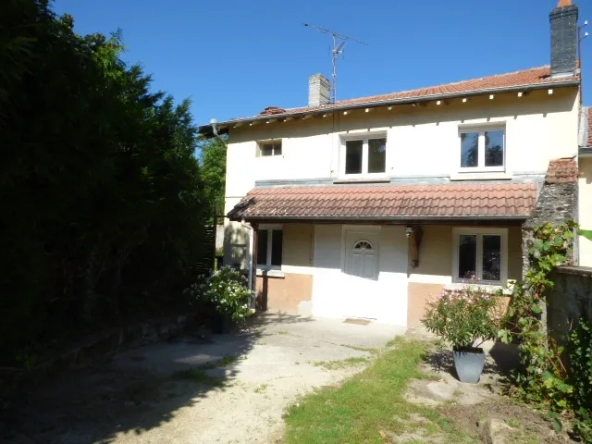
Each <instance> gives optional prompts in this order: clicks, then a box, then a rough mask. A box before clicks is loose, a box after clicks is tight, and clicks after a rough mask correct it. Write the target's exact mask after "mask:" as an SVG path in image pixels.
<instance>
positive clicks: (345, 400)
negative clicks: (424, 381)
mask: <svg viewBox="0 0 592 444" xmlns="http://www.w3.org/2000/svg"><path fill="white" fill-rule="evenodd" d="M392 346H396V347H395V348H390V349H387V350H385V351H384V352H382V353H381V355H380V356H379V357H378V358H376V359H374V360H372V361H370V362H371V365H370V367H368V368H367V369H366V370H364V371H363V372H361V373H359V374H357V375H354V376H353V377H352V378H350V379H349V380H347V381H346V382H345V383H344V384H343V385H342V386H341V387H340V388H338V389H328V388H325V389H321V390H318V391H317V392H315V393H313V394H310V395H308V396H305V397H304V398H302V400H300V402H299V403H298V404H297V405H294V406H292V407H290V408H289V409H288V411H287V412H286V415H285V419H286V435H285V439H286V443H288V444H298V443H307V444H310V443H323V444H331V443H358V442H360V443H376V444H379V443H380V444H382V443H384V442H385V439H384V437H383V435H385V436H388V437H396V436H397V435H402V434H404V433H406V432H407V433H409V432H414V431H415V430H416V429H417V428H418V427H420V428H421V429H422V430H424V432H425V433H427V434H445V435H446V437H448V436H450V441H451V442H456V443H459V442H463V441H467V440H468V439H470V438H469V437H468V436H467V435H466V434H464V433H462V432H459V431H458V430H457V429H456V426H455V425H454V423H453V422H452V421H449V420H448V419H446V418H444V417H442V416H440V415H439V414H438V413H437V412H436V411H435V410H434V409H431V408H429V407H422V406H417V405H415V404H411V403H409V402H407V401H406V400H405V399H404V398H403V395H404V392H405V389H406V387H407V383H408V382H409V380H410V379H412V378H423V377H424V376H425V375H424V374H423V373H422V372H421V371H420V370H419V369H418V364H419V362H420V361H421V360H422V358H423V356H424V355H425V353H426V351H427V350H428V348H429V346H430V344H428V343H424V342H411V341H406V340H405V339H404V338H399V339H395V340H394V341H392V345H391V347H392ZM366 362H368V361H366ZM418 417H422V418H425V422H424V423H421V424H417V423H416V422H415V420H414V418H418ZM381 432H382V433H381ZM412 439H413V438H412ZM422 442H429V441H425V440H422Z"/></svg>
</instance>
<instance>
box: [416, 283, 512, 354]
mask: <svg viewBox="0 0 592 444" xmlns="http://www.w3.org/2000/svg"><path fill="white" fill-rule="evenodd" d="M501 318H502V312H501V308H500V304H498V296H497V295H495V294H492V293H490V292H487V291H485V290H484V289H482V288H480V287H477V286H474V285H469V286H467V287H465V288H463V289H452V290H451V289H445V290H444V291H443V292H442V294H440V295H439V296H438V297H437V298H436V299H435V300H433V301H430V302H428V304H427V310H426V315H425V317H424V319H423V320H422V322H423V324H424V325H425V326H426V328H427V329H428V330H429V331H430V332H432V333H434V334H436V335H438V336H440V337H441V338H442V339H444V340H445V341H447V342H449V343H450V344H452V346H453V348H454V349H455V350H462V349H471V348H476V347H478V346H479V345H480V344H481V343H482V342H483V341H486V340H488V339H495V338H496V336H497V332H498V330H499V328H500V322H501ZM479 341H480V342H479Z"/></svg>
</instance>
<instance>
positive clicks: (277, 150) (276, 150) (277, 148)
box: [273, 142, 282, 156]
mask: <svg viewBox="0 0 592 444" xmlns="http://www.w3.org/2000/svg"><path fill="white" fill-rule="evenodd" d="M273 155H274V156H281V155H282V142H277V143H274V144H273Z"/></svg>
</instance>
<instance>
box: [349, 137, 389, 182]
mask: <svg viewBox="0 0 592 444" xmlns="http://www.w3.org/2000/svg"><path fill="white" fill-rule="evenodd" d="M340 139H341V143H340V145H341V146H340V150H339V151H340V156H339V157H340V159H341V160H340V165H339V175H340V176H341V177H344V178H348V179H351V178H356V177H361V178H366V177H368V178H376V177H378V178H383V177H386V171H387V161H388V156H387V154H388V137H387V133H386V132H379V133H365V134H364V135H361V134H356V135H353V134H352V135H345V136H344V135H342V136H341V137H340ZM373 139H385V140H386V142H385V153H384V157H385V160H384V172H382V173H368V141H369V140H373ZM355 141H362V142H363V145H362V172H361V173H360V174H346V173H345V161H346V158H347V151H346V150H347V142H355Z"/></svg>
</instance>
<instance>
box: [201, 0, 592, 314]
mask: <svg viewBox="0 0 592 444" xmlns="http://www.w3.org/2000/svg"><path fill="white" fill-rule="evenodd" d="M577 18H578V8H577V6H575V5H573V4H572V3H571V1H568V0H561V1H560V4H559V6H558V7H557V8H555V9H554V10H553V11H552V12H551V14H550V25H551V36H552V37H551V39H552V42H551V52H550V65H549V66H543V67H539V68H531V69H525V70H523V71H518V72H512V73H508V74H501V75H494V76H491V77H485V78H480V79H473V80H467V81H461V82H458V83H453V84H448V85H440V86H435V87H429V88H422V89H418V90H413V91H403V92H398V93H393V94H385V95H380V96H373V97H363V98H357V99H352V100H343V101H339V102H336V103H329V100H328V97H329V87H330V84H329V81H328V80H327V79H326V78H325V77H323V76H322V75H320V74H319V75H314V76H312V77H311V78H310V80H309V103H308V106H306V107H302V108H296V109H282V108H277V107H268V108H266V109H265V110H263V111H262V112H261V113H260V114H258V115H255V116H252V117H247V118H240V119H233V120H229V121H225V122H220V123H216V124H214V125H212V124H211V125H205V126H202V127H200V133H201V134H203V135H204V136H206V137H211V136H213V134H214V133H215V134H222V133H226V134H228V135H229V143H228V155H227V181H226V212H227V221H226V228H225V263H227V264H232V265H235V266H238V267H242V268H244V269H251V270H252V271H254V270H255V268H256V277H255V276H254V274H255V273H252V274H251V276H252V282H253V286H254V287H255V288H256V290H257V295H258V301H259V304H260V306H261V307H262V308H264V309H269V310H278V311H282V312H286V313H293V314H303V315H309V314H312V315H315V316H323V317H357V318H370V319H376V320H378V321H380V322H386V323H392V324H398V325H413V324H416V323H418V322H419V321H420V319H421V318H422V316H423V313H424V309H425V302H426V300H428V299H429V298H431V297H434V296H436V295H438V294H439V293H440V292H441V291H442V288H444V287H446V286H459V285H461V286H462V285H465V284H466V283H467V282H479V283H480V284H483V285H488V286H493V287H498V286H501V285H503V284H505V283H506V281H508V280H512V279H521V277H522V274H523V272H524V271H525V257H526V254H525V251H527V249H528V242H529V239H530V236H531V234H530V233H531V230H532V227H533V226H535V225H536V224H538V223H540V222H542V221H546V220H552V221H557V220H565V219H570V218H573V217H577V202H578V200H577V199H578V189H577V186H578V184H577V180H578V179H577V177H578V165H577V155H578V146H579V143H580V141H579V139H578V136H579V133H578V131H579V129H580V126H581V121H582V120H583V114H582V107H581V96H580V72H579V64H578V60H577V59H578V56H577V44H576V42H577ZM580 135H581V133H580ZM591 222H592V221H591ZM589 226H591V227H592V223H590V224H589ZM252 264H256V267H252Z"/></svg>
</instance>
